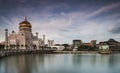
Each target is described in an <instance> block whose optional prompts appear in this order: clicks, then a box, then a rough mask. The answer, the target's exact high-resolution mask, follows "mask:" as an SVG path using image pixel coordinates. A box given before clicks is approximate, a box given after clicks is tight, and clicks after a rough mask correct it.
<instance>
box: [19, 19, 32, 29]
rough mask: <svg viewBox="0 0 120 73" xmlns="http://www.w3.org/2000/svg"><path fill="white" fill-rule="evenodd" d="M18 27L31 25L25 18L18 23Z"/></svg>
mask: <svg viewBox="0 0 120 73" xmlns="http://www.w3.org/2000/svg"><path fill="white" fill-rule="evenodd" d="M19 27H30V28H31V27H32V26H31V24H30V23H29V22H28V21H27V19H26V18H25V20H24V21H22V22H20V23H19Z"/></svg>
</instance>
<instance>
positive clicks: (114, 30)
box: [109, 26, 120, 34]
mask: <svg viewBox="0 0 120 73" xmlns="http://www.w3.org/2000/svg"><path fill="white" fill-rule="evenodd" d="M109 32H110V33H112V34H120V26H119V27H115V28H113V29H112V30H110V31H109Z"/></svg>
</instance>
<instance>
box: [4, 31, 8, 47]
mask: <svg viewBox="0 0 120 73" xmlns="http://www.w3.org/2000/svg"><path fill="white" fill-rule="evenodd" d="M5 49H8V29H5Z"/></svg>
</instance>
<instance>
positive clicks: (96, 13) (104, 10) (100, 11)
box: [88, 2, 120, 17]
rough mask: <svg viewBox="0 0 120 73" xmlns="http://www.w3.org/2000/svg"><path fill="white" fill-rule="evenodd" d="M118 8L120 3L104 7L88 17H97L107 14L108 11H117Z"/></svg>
mask: <svg viewBox="0 0 120 73" xmlns="http://www.w3.org/2000/svg"><path fill="white" fill-rule="evenodd" d="M117 7H120V2H118V3H114V4H109V5H106V6H103V7H101V8H100V9H98V10H96V11H94V12H92V13H90V14H89V16H88V17H93V16H96V15H98V14H101V13H103V12H106V11H109V10H112V9H115V8H117Z"/></svg>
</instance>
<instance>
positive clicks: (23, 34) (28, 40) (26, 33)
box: [19, 18, 32, 49]
mask: <svg viewBox="0 0 120 73" xmlns="http://www.w3.org/2000/svg"><path fill="white" fill-rule="evenodd" d="M31 28H32V26H31V24H30V22H28V21H27V18H25V20H24V21H22V22H20V23H19V35H20V37H19V39H20V41H19V42H20V48H23V49H26V48H31V46H32V45H31V44H32V29H31Z"/></svg>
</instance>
